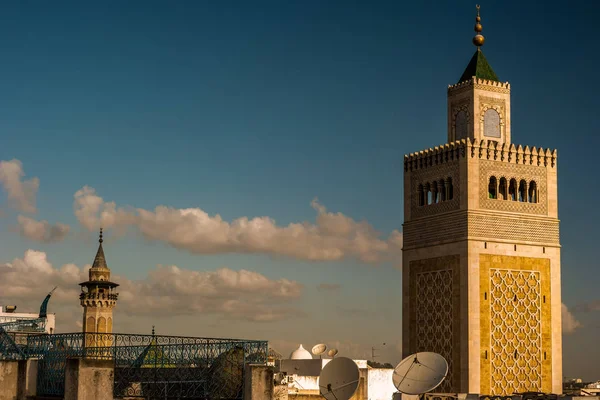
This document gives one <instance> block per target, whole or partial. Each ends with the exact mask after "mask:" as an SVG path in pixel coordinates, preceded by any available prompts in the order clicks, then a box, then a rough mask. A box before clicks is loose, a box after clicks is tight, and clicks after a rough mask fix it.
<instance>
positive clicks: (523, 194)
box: [519, 180, 527, 202]
mask: <svg viewBox="0 0 600 400" xmlns="http://www.w3.org/2000/svg"><path fill="white" fill-rule="evenodd" d="M519 201H520V202H526V201H527V182H525V180H521V182H519Z"/></svg>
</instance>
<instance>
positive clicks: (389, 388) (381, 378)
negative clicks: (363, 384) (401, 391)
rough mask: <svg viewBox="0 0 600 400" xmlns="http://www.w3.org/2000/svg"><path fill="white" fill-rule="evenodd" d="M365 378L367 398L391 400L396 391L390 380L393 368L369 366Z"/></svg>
mask: <svg viewBox="0 0 600 400" xmlns="http://www.w3.org/2000/svg"><path fill="white" fill-rule="evenodd" d="M368 373H369V375H368V380H367V394H368V396H369V400H392V396H393V395H394V393H396V392H397V390H396V388H395V387H394V382H393V381H392V374H393V373H394V370H393V369H389V368H369V370H368Z"/></svg>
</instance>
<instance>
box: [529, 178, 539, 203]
mask: <svg viewBox="0 0 600 400" xmlns="http://www.w3.org/2000/svg"><path fill="white" fill-rule="evenodd" d="M537 191H538V190H537V183H535V181H531V182H529V202H530V203H537V202H538V195H537Z"/></svg>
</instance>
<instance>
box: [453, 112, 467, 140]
mask: <svg viewBox="0 0 600 400" xmlns="http://www.w3.org/2000/svg"><path fill="white" fill-rule="evenodd" d="M454 133H455V135H456V140H461V139H466V137H467V113H466V112H465V111H463V110H461V111H459V112H458V113H457V114H456V118H455V119H454Z"/></svg>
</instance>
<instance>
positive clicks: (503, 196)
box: [498, 177, 508, 200]
mask: <svg viewBox="0 0 600 400" xmlns="http://www.w3.org/2000/svg"><path fill="white" fill-rule="evenodd" d="M506 190H507V188H506V178H505V177H502V178H500V188H499V190H498V198H499V199H500V200H506V199H508V194H507V191H506Z"/></svg>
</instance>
